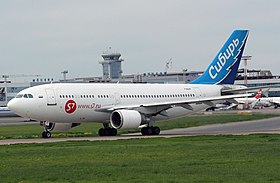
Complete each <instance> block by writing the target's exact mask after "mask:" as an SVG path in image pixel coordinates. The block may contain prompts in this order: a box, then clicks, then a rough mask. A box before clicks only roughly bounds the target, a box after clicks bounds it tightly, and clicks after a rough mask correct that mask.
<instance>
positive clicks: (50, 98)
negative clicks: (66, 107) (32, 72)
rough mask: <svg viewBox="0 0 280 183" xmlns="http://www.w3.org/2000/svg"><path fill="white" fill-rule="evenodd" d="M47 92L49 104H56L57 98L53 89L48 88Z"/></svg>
mask: <svg viewBox="0 0 280 183" xmlns="http://www.w3.org/2000/svg"><path fill="white" fill-rule="evenodd" d="M46 94H47V105H56V104H57V103H56V98H55V94H54V91H53V89H51V88H47V89H46Z"/></svg>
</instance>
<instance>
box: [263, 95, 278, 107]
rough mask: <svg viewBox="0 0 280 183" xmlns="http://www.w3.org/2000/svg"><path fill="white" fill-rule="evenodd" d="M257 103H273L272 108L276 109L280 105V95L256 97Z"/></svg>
mask: <svg viewBox="0 0 280 183" xmlns="http://www.w3.org/2000/svg"><path fill="white" fill-rule="evenodd" d="M258 103H261V104H263V103H269V104H271V105H274V108H275V109H277V108H278V107H280V97H263V98H259V99H258Z"/></svg>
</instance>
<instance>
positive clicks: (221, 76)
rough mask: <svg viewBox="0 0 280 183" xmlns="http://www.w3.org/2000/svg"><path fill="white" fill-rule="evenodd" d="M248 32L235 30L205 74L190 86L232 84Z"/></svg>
mask: <svg viewBox="0 0 280 183" xmlns="http://www.w3.org/2000/svg"><path fill="white" fill-rule="evenodd" d="M248 34H249V31H248V30H235V31H234V32H233V33H232V34H231V36H230V37H229V39H228V40H227V42H226V43H225V44H224V46H223V47H222V49H221V50H220V51H219V52H218V54H217V55H216V57H215V58H214V60H213V61H212V62H211V64H210V65H209V66H208V68H207V69H206V70H205V72H204V73H203V74H202V75H201V76H200V77H199V78H197V79H195V80H193V81H191V82H190V84H234V81H235V78H236V74H237V70H238V67H239V64H240V61H241V57H242V54H243V50H244V47H245V44H246V41H247V37H248Z"/></svg>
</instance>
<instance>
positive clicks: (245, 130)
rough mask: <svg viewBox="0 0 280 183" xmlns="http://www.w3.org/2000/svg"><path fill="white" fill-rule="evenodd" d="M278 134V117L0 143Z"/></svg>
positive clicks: (10, 140) (279, 127)
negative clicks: (149, 133)
mask: <svg viewBox="0 0 280 183" xmlns="http://www.w3.org/2000/svg"><path fill="white" fill-rule="evenodd" d="M260 133H264V134H280V117H275V118H270V119H262V120H253V121H246V122H234V123H227V124H213V125H206V126H200V127H191V128H182V129H173V130H166V131H162V132H161V134H160V135H158V136H142V135H141V134H140V133H134V134H126V135H120V136H116V137H72V138H50V139H9V140H0V145H8V144H29V143H50V142H63V141H105V140H120V139H123V140H125V139H135V138H171V137H179V136H197V135H229V134H231V135H247V134H260Z"/></svg>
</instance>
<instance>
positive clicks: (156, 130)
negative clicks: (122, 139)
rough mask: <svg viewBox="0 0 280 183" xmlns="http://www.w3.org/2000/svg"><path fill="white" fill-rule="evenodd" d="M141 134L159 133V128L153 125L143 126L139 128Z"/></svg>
mask: <svg viewBox="0 0 280 183" xmlns="http://www.w3.org/2000/svg"><path fill="white" fill-rule="evenodd" d="M141 133H142V135H159V133H160V128H159V127H157V126H155V127H153V126H148V127H143V128H142V129H141Z"/></svg>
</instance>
